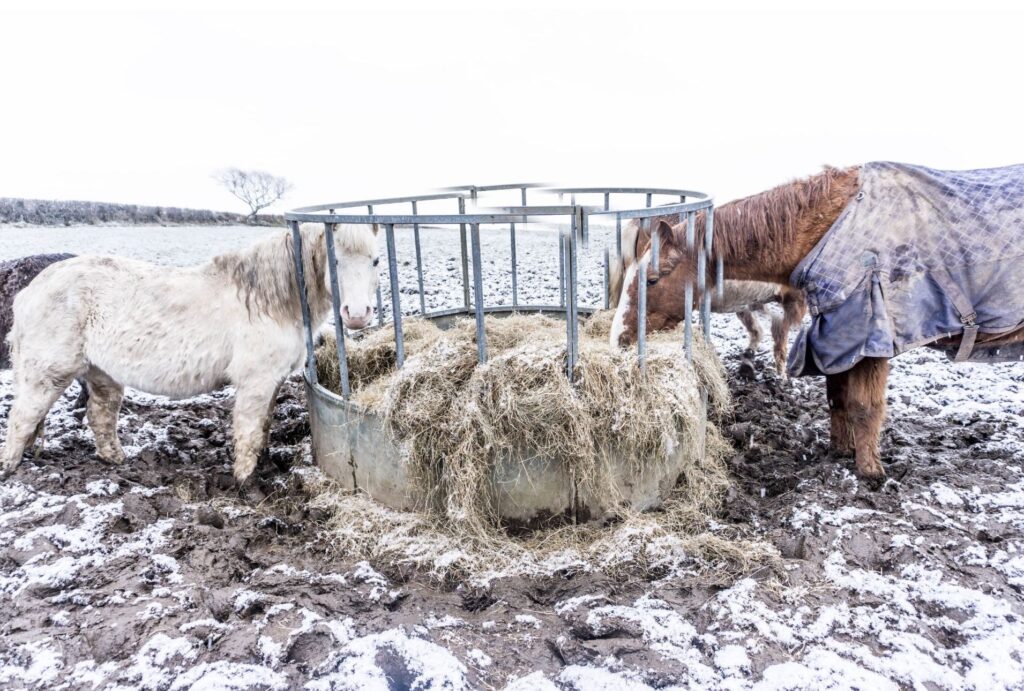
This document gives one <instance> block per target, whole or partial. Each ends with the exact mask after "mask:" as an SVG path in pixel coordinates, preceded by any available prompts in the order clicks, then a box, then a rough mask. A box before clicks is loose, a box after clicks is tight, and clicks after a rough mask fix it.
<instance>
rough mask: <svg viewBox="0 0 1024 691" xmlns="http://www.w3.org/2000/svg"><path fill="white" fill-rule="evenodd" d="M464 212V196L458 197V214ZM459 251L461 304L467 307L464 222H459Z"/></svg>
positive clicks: (467, 277) (466, 254) (467, 280)
mask: <svg viewBox="0 0 1024 691" xmlns="http://www.w3.org/2000/svg"><path fill="white" fill-rule="evenodd" d="M464 213H466V198H465V197H459V214H460V215H462V214H464ZM459 252H460V253H461V255H460V256H461V259H462V304H463V305H464V306H465V307H466V309H467V310H468V309H469V258H468V254H469V253H468V252H467V251H466V224H465V223H460V224H459Z"/></svg>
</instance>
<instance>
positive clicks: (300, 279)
mask: <svg viewBox="0 0 1024 691" xmlns="http://www.w3.org/2000/svg"><path fill="white" fill-rule="evenodd" d="M291 226H292V254H293V258H294V260H295V282H296V283H297V284H298V288H299V304H300V306H301V307H302V326H303V328H304V330H305V332H306V379H308V380H309V381H310V382H312V383H314V384H315V383H317V376H316V354H315V352H314V351H313V322H312V319H311V317H310V316H309V299H308V297H307V295H306V272H305V269H304V268H303V263H302V234H301V233H299V223H298V221H291Z"/></svg>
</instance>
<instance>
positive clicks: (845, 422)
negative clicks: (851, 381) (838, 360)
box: [825, 372, 854, 454]
mask: <svg viewBox="0 0 1024 691" xmlns="http://www.w3.org/2000/svg"><path fill="white" fill-rule="evenodd" d="M849 374H850V373H849V372H840V373H839V374H828V375H825V396H826V398H827V400H828V412H829V417H830V420H829V424H830V430H829V446H831V447H832V450H833V451H835V452H838V453H842V454H847V453H853V450H854V444H853V427H852V426H851V425H850V421H849V419H848V418H847V415H846V393H845V392H846V387H847V379H848V377H849Z"/></svg>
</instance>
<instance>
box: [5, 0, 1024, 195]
mask: <svg viewBox="0 0 1024 691" xmlns="http://www.w3.org/2000/svg"><path fill="white" fill-rule="evenodd" d="M432 4H436V3H432ZM481 4H482V3H481ZM574 4H575V7H574V6H573V5H574ZM678 4H680V5H681V4H682V3H678ZM709 4H710V3H709ZM872 4H873V3H866V4H864V3H858V6H859V7H865V6H868V5H872ZM968 5H969V3H961V4H960V5H959V6H961V7H963V6H968ZM29 6H31V5H29ZM280 6H282V7H283V6H290V4H286V3H280ZM469 6H472V5H469ZM538 6H539V5H538V4H533V5H532V7H533V8H534V9H531V10H528V11H507V12H496V11H489V12H467V11H460V10H454V11H435V12H432V13H418V12H413V11H407V10H402V11H395V10H393V11H390V12H385V13H377V14H374V13H361V12H358V13H357V12H334V13H331V12H327V13H317V12H311V11H301V12H299V11H294V10H292V11H289V12H274V11H267V8H268V5H264V6H263V10H262V11H257V12H252V13H246V14H242V13H237V12H222V13H213V12H193V13H174V12H135V13H127V12H91V13H74V12H70V11H66V10H60V9H58V10H57V11H51V12H48V13H39V14H34V13H26V12H18V11H11V10H3V11H0V74H2V82H0V85H2V94H3V95H2V96H0V196H15V197H36V198H63V199H69V198H70V199H88V200H98V201H113V202H126V203H140V204H158V205H168V206H170V205H176V206H191V207H200V208H215V209H226V210H239V211H240V210H241V209H240V208H239V205H238V203H237V202H236V201H235V200H233V199H232V198H231V197H229V196H228V195H227V193H226V192H224V191H223V190H221V189H220V188H218V186H217V185H216V183H215V182H213V180H211V178H210V175H211V173H212V172H213V171H215V170H216V169H218V168H223V167H226V166H238V167H242V168H259V169H265V170H267V171H270V172H273V173H276V174H279V175H283V176H286V177H288V178H289V179H290V180H292V181H293V182H294V184H295V188H294V190H293V192H292V193H291V194H290V196H289V197H288V199H287V200H286V202H285V204H283V205H282V206H283V207H295V206H300V205H304V204H313V203H319V202H331V201H339V200H344V199H358V198H362V197H365V196H378V195H384V196H397V195H401V194H407V193H414V192H418V191H421V190H423V189H430V188H434V187H439V186H445V185H453V184H461V183H470V182H471V183H476V184H487V183H494V182H510V181H523V180H537V181H545V182H558V183H566V184H574V185H575V184H580V185H591V184H601V185H629V186H644V185H650V186H668V187H688V188H693V189H699V190H704V191H708V192H711V193H712V194H714V195H715V196H716V198H717V200H718V201H719V202H723V201H726V200H728V199H731V198H734V197H736V196H742V195H745V194H749V193H753V192H756V191H758V190H761V189H765V188H767V187H770V186H772V185H774V184H777V183H779V182H782V181H784V180H786V179H788V178H791V177H793V176H797V175H804V174H807V173H811V172H813V171H815V170H817V169H818V168H819V167H820V166H821V165H822V164H824V163H831V164H834V165H845V164H851V163H858V162H863V161H868V160H878V159H893V160H901V161H907V162H912V163H921V164H925V165H931V166H935V167H942V168H972V167H985V166H997V165H1003V164H1009V163H1019V162H1022V161H1024V131H1022V129H1024V88H1022V84H1024V75H1022V69H1021V68H1022V66H1024V15H1021V14H999V13H995V12H991V11H986V12H977V11H975V12H973V13H971V12H967V13H961V12H955V11H943V12H939V13H934V14H923V13H895V12H886V13H878V12H873V11H862V12H858V13H854V14H841V13H834V12H807V11H788V12H771V13H765V12H755V11H752V10H751V9H749V8H750V7H754V6H756V5H749V6H747V7H743V6H742V5H731V11H728V12H722V13H715V12H707V13H701V12H694V11H685V12H656V11H641V10H639V9H637V6H638V3H633V2H630V3H618V6H619V7H626V8H627V9H625V10H618V11H610V10H595V9H593V7H595V6H596V3H567V4H563V5H562V7H563V8H564V9H562V10H559V11H552V10H544V9H537V8H538ZM791 6H792V5H791ZM925 6H929V5H925ZM930 6H935V5H930ZM956 6H957V5H952V4H951V5H948V6H947V7H956ZM583 8H588V9H583ZM280 209H281V206H279V207H278V210H280Z"/></svg>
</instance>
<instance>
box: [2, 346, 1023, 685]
mask: <svg viewBox="0 0 1024 691" xmlns="http://www.w3.org/2000/svg"><path fill="white" fill-rule="evenodd" d="M910 357H911V358H915V357H916V356H914V355H911V356H910ZM920 359H921V361H920V362H917V361H913V360H912V361H909V362H908V363H906V366H905V367H903V368H898V371H897V373H896V375H894V379H896V381H897V388H896V389H894V390H893V391H892V393H891V401H890V402H891V403H892V404H893V407H894V410H893V412H892V418H893V419H892V422H891V423H890V425H889V426H888V427H887V430H886V433H885V438H884V440H883V449H884V453H885V458H886V459H887V461H888V463H887V467H888V469H889V473H890V481H889V482H887V483H886V484H885V485H884V486H883V487H881V489H877V490H876V489H872V488H870V487H867V486H866V485H865V484H864V483H861V482H859V481H858V480H857V479H856V477H855V476H854V475H853V473H852V459H848V458H836V457H835V456H833V455H832V454H831V453H830V452H829V450H828V448H827V440H828V428H827V411H826V409H825V402H824V394H823V386H822V385H821V382H819V381H814V380H808V381H797V382H790V383H784V382H782V381H780V380H779V379H778V378H777V377H776V376H775V375H774V373H773V372H771V371H768V370H767V369H766V365H767V364H768V358H767V356H766V355H764V354H762V356H761V357H760V359H759V360H758V362H757V364H756V367H755V374H754V377H753V378H743V377H740V376H737V375H736V369H737V367H738V365H739V363H740V360H739V358H738V357H735V355H734V354H730V355H729V356H727V358H726V364H727V369H729V370H730V372H731V374H732V376H731V378H730V379H731V388H732V392H733V396H734V399H735V414H734V418H733V419H732V420H731V421H730V422H729V423H728V425H727V426H726V431H727V434H728V435H729V437H730V439H731V441H732V443H733V445H734V447H735V448H736V452H735V454H734V455H733V456H732V457H731V458H730V460H729V465H730V470H731V472H732V476H733V489H732V490H731V491H730V492H729V494H728V496H727V499H726V501H725V505H724V506H723V509H722V519H721V520H722V521H723V522H727V523H735V524H741V525H742V526H743V527H745V528H748V529H750V530H752V531H754V532H756V533H757V534H759V535H761V536H762V537H763V538H764V539H765V540H767V541H769V542H771V543H772V544H774V545H775V546H776V547H777V548H778V550H779V552H780V553H781V555H782V557H783V558H782V561H781V567H780V568H778V569H764V570H763V571H761V572H755V573H753V574H751V575H749V576H748V577H745V578H743V579H741V580H739V581H737V582H735V583H731V584H726V585H725V586H723V585H715V586H710V585H707V584H702V583H703V582H702V581H699V580H696V579H692V578H688V577H687V576H686V574H682V573H677V574H669V575H668V576H665V577H662V578H659V579H658V580H644V579H637V580H625V581H623V580H622V579H620V578H615V577H612V576H611V575H609V574H604V573H601V572H600V571H591V572H577V571H574V570H571V569H553V570H552V571H551V573H550V574H549V575H547V576H544V577H535V578H523V577H520V576H514V577H511V576H510V577H498V578H494V579H492V580H490V581H487V582H482V583H481V582H458V581H457V580H456V581H448V582H439V581H438V580H437V579H435V578H432V577H430V576H429V574H424V573H417V572H415V571H411V570H409V569H405V568H398V567H396V566H395V565H393V564H388V563H374V562H372V561H371V562H366V561H361V562H360V561H355V560H353V559H350V558H347V557H346V555H345V554H338V553H337V552H336V551H335V550H334V549H332V547H331V545H330V542H329V540H328V539H326V536H325V534H324V531H323V523H322V521H323V518H324V517H323V516H321V515H318V513H317V511H315V510H311V509H310V508H309V506H308V502H307V501H306V499H307V498H308V496H309V493H310V492H313V491H315V487H316V485H317V483H318V482H319V481H320V477H319V473H318V471H317V470H316V469H315V468H314V467H313V465H312V464H311V461H310V457H309V451H308V421H307V413H306V411H305V406H304V403H303V400H302V391H301V387H300V386H299V384H298V383H297V382H296V381H291V382H289V383H288V384H287V385H286V386H285V387H284V388H283V389H282V392H281V394H280V395H279V397H278V401H277V407H276V410H275V414H274V424H273V429H272V437H271V446H270V449H269V450H268V453H267V454H266V457H265V458H264V459H263V460H262V461H261V463H260V466H259V469H258V471H257V473H256V475H255V477H254V479H253V480H252V481H251V482H250V484H249V485H248V486H246V487H244V488H242V489H241V490H239V489H238V488H237V487H236V485H235V483H234V480H233V479H232V476H231V473H230V452H229V449H230V441H229V434H230V424H229V422H230V420H229V413H230V403H231V396H230V394H229V393H224V394H218V395H214V396H207V397H201V398H199V399H193V400H189V401H183V402H168V401H166V400H163V399H153V398H149V397H145V396H141V395H132V396H130V397H129V398H128V399H127V401H126V403H125V406H124V412H123V422H122V427H121V437H122V440H123V441H124V442H125V445H126V451H127V452H128V455H129V460H128V461H127V462H126V463H125V464H124V465H123V466H120V467H112V466H107V465H105V464H103V463H102V462H100V461H99V460H98V459H97V458H96V456H95V454H94V452H93V446H92V442H91V439H90V435H89V433H88V432H87V431H86V430H85V428H84V427H83V426H82V425H81V423H80V422H79V421H78V419H77V418H76V415H75V412H74V411H72V410H70V406H71V405H72V404H73V401H74V393H75V392H74V391H69V392H68V393H67V394H66V395H65V396H64V398H63V399H62V400H61V401H60V402H59V403H58V408H57V410H55V412H54V413H53V414H51V416H50V421H49V425H48V429H47V435H48V441H47V445H46V448H45V449H44V450H43V451H42V453H41V454H40V455H39V456H38V458H35V459H26V461H25V462H24V463H23V464H22V466H21V468H20V469H19V470H18V472H17V473H16V474H15V475H14V477H13V478H12V479H11V480H10V481H8V482H7V483H6V484H5V485H4V486H3V487H2V488H0V502H2V504H0V509H2V513H0V545H2V556H0V590H2V592H3V593H4V595H5V598H4V600H5V602H6V606H5V607H4V608H3V609H2V610H0V631H2V633H3V636H2V639H0V681H2V683H3V684H4V686H7V687H19V686H25V687H33V686H40V687H44V686H45V687H55V686H61V687H64V688H106V687H114V686H123V687H143V688H189V687H192V686H196V687H205V688H287V687H298V686H302V685H305V684H309V685H310V688H361V687H366V686H367V685H369V686H372V685H374V684H376V685H377V687H378V688H394V689H401V688H504V687H505V686H506V685H511V686H512V688H524V689H526V688H581V689H583V688H587V689H590V688H602V685H604V686H603V687H605V688H619V687H623V686H630V685H632V687H634V688H644V687H646V686H651V687H656V688H662V687H668V686H674V685H680V686H684V687H685V686H688V685H690V686H693V685H696V686H721V687H746V686H750V685H754V684H761V685H762V686H766V687H771V688H775V687H780V688H806V687H813V686H815V685H816V684H817V681H820V680H824V679H828V678H835V677H836V675H845V676H843V679H845V680H846V681H848V682H849V683H850V685H869V684H875V685H879V686H880V687H883V688H884V687H885V686H886V684H892V685H894V686H895V687H908V688H909V687H912V686H914V685H916V684H918V683H924V682H930V683H931V684H932V685H933V686H935V687H938V688H956V687H963V686H975V687H977V688H982V687H985V688H993V687H995V688H998V687H1013V686H1016V685H1019V684H1020V683H1021V678H1022V677H1021V669H1022V657H1021V655H1022V646H1024V643H1022V642H1021V636H1022V634H1024V629H1022V628H1021V627H1022V625H1021V623H1020V622H1021V619H1020V618H1021V616H1022V615H1024V596H1022V593H1021V588H1022V586H1024V557H1022V555H1021V552H1020V549H1021V546H1022V545H1024V539H1022V526H1024V482H1022V478H1021V467H1020V461H1021V446H1020V441H1019V439H1020V425H1019V421H1017V420H1016V419H1015V417H1017V416H1018V415H1019V413H1020V408H1021V398H1020V394H1019V391H1018V389H1017V386H1018V385H1019V383H1020V379H1021V374H1020V373H1017V372H1014V371H1013V370H1011V369H1009V368H1007V369H1006V371H1005V372H1000V373H999V374H1001V375H1002V376H1003V382H1002V388H1001V389H1000V392H1001V394H1000V395H1001V396H1002V397H1003V398H1002V399H1000V400H994V401H989V400H988V399H989V398H991V397H992V396H995V395H996V393H998V392H995V391H992V390H989V391H988V392H987V395H980V394H979V395H977V396H976V397H975V399H970V400H961V401H959V402H958V401H957V400H956V398H957V397H959V396H961V395H962V394H961V392H959V391H954V390H953V389H954V387H957V386H961V385H962V384H964V383H965V382H960V381H959V379H958V378H953V379H949V377H945V378H943V376H939V375H937V374H935V373H936V372H939V371H940V370H939V368H941V367H945V365H944V364H943V363H941V361H939V360H937V359H935V358H932V356H931V355H929V354H927V353H926V354H924V355H922V356H920ZM917 370H921V371H920V372H917ZM981 371H982V372H986V370H981ZM988 374H989V375H990V376H992V375H993V374H995V373H993V372H991V371H988ZM7 376H8V378H7V379H4V380H2V383H3V385H4V388H3V389H2V391H3V397H2V398H0V417H3V416H5V415H6V409H7V407H8V406H9V404H10V397H11V396H10V386H9V375H7ZM993 378H994V377H993ZM946 389H949V391H948V392H945V390H946ZM976 393H977V392H976ZM1006 397H1009V400H1007V398H1006ZM1014 406H1016V408H1017V410H1012V411H1010V414H1006V413H1005V408H1006V407H1010V408H1012V407H1014ZM961 408H962V409H963V412H962V414H960V415H959V416H955V415H954V413H955V412H956V410H959V409H961ZM841 685H842V684H841Z"/></svg>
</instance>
